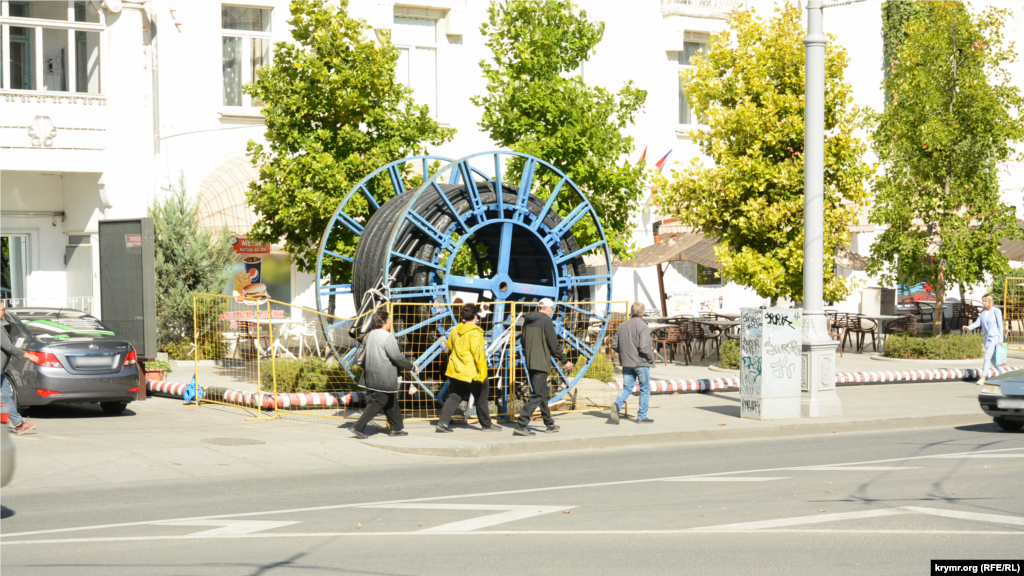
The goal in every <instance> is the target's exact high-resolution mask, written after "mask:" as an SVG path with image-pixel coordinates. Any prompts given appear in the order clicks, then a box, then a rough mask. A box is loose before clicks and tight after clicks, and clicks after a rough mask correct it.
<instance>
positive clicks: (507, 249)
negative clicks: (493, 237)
mask: <svg viewBox="0 0 1024 576" xmlns="http://www.w3.org/2000/svg"><path fill="white" fill-rule="evenodd" d="M512 226H513V224H512V223H511V222H505V223H504V224H502V225H501V244H500V245H499V247H498V274H508V265H509V260H510V259H511V258H512Z"/></svg>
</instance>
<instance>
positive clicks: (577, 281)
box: [558, 274, 612, 288]
mask: <svg viewBox="0 0 1024 576" xmlns="http://www.w3.org/2000/svg"><path fill="white" fill-rule="evenodd" d="M611 281H612V277H611V275H608V274H604V275H599V276H568V277H565V278H561V279H559V282H558V285H559V287H563V288H572V287H574V286H600V285H603V284H610V283H611Z"/></svg>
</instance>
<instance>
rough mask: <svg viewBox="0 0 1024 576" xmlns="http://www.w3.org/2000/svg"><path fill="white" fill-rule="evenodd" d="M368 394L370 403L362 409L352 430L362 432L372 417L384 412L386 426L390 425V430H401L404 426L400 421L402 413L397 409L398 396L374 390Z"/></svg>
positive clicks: (393, 393)
mask: <svg viewBox="0 0 1024 576" xmlns="http://www.w3.org/2000/svg"><path fill="white" fill-rule="evenodd" d="M368 392H369V393H370V402H369V403H367V405H366V408H364V409H363V415H362V416H360V417H359V420H357V421H356V424H355V426H353V427H352V428H354V429H355V430H356V431H358V432H362V431H363V429H365V428H366V425H367V424H369V423H370V420H373V417H374V416H376V415H377V414H380V413H381V411H382V410H383V411H384V416H386V417H387V419H388V424H390V425H391V429H392V430H401V429H402V426H403V425H404V424H405V423H404V422H403V421H402V411H401V410H399V409H398V394H397V393H395V392H377V391H376V390H368Z"/></svg>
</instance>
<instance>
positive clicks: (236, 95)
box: [220, 4, 271, 106]
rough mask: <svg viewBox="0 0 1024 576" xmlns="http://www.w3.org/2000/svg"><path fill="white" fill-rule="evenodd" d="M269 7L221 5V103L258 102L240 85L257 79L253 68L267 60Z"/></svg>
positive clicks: (268, 60)
mask: <svg viewBox="0 0 1024 576" xmlns="http://www.w3.org/2000/svg"><path fill="white" fill-rule="evenodd" d="M270 12H271V9H270V8H261V7H252V6H230V5H228V4H224V5H222V6H221V9H220V20H221V66H222V72H223V90H222V92H223V97H222V98H223V100H222V102H223V104H224V105H225V106H259V105H260V103H259V102H254V101H253V99H252V96H249V95H248V94H243V93H242V86H244V85H246V84H250V83H252V81H253V80H255V79H256V71H257V70H259V69H260V68H262V67H264V66H266V65H268V64H270Z"/></svg>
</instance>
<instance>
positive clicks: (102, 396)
mask: <svg viewBox="0 0 1024 576" xmlns="http://www.w3.org/2000/svg"><path fill="white" fill-rule="evenodd" d="M40 390H42V391H51V392H59V394H50V395H45V394H41V393H40V392H39V391H40ZM138 399H139V371H138V368H137V367H136V366H128V367H125V368H122V369H121V370H120V371H119V372H116V373H113V374H103V375H96V376H84V375H80V374H71V373H69V372H68V371H66V370H64V369H62V368H37V369H36V370H35V371H32V372H29V373H27V374H25V375H24V376H23V378H22V381H21V382H20V385H19V386H18V402H19V403H21V404H23V405H25V406H48V405H52V404H81V403H87V402H134V401H136V400H138Z"/></svg>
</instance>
